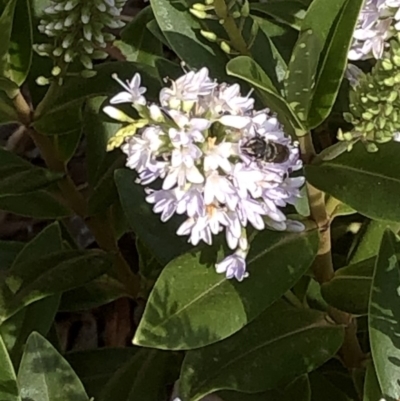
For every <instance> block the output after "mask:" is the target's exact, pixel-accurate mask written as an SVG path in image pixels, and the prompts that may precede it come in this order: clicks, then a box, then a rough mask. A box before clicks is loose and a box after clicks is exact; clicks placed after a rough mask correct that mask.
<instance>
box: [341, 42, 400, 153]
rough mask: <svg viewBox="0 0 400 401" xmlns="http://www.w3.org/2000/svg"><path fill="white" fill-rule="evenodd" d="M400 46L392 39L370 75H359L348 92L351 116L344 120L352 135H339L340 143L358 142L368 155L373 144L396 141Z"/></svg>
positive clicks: (399, 110)
mask: <svg viewBox="0 0 400 401" xmlns="http://www.w3.org/2000/svg"><path fill="white" fill-rule="evenodd" d="M399 91H400V44H399V42H398V40H395V39H393V40H392V41H391V42H390V47H389V50H388V51H387V52H386V53H385V54H384V56H383V58H382V59H380V60H378V62H377V63H376V65H375V66H374V67H373V69H372V71H371V72H370V73H368V74H361V75H360V77H359V80H358V83H357V85H356V86H354V87H353V89H352V90H351V92H350V113H346V114H345V119H346V120H347V121H348V122H350V123H352V124H353V125H354V129H353V131H352V132H348V133H344V134H343V133H340V135H339V139H340V140H347V141H353V140H354V139H361V140H362V141H363V142H364V143H366V144H367V145H368V147H367V148H368V149H369V150H371V151H375V150H377V147H376V145H375V143H384V142H389V141H390V140H392V139H394V140H398V137H399V135H400V134H399V133H400V97H399Z"/></svg>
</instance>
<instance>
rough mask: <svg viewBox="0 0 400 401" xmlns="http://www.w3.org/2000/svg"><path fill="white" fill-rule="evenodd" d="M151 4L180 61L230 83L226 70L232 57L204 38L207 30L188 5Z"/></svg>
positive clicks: (178, 2)
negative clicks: (201, 33) (205, 69)
mask: <svg viewBox="0 0 400 401" xmlns="http://www.w3.org/2000/svg"><path fill="white" fill-rule="evenodd" d="M150 3H151V8H152V10H153V12H154V16H155V17H156V20H157V23H158V25H159V27H160V28H161V30H162V32H163V34H164V36H165V38H166V39H167V41H168V43H169V44H170V46H171V48H172V49H173V50H174V51H175V53H176V54H177V55H178V57H179V58H180V59H181V60H183V61H184V62H185V63H187V64H188V65H189V66H190V67H191V68H196V69H200V68H202V67H205V66H207V68H208V69H209V70H210V75H211V76H212V77H213V78H215V79H218V80H222V81H226V74H225V68H224V67H225V63H226V61H227V60H228V56H227V55H226V54H225V53H224V52H223V51H222V50H221V49H220V48H219V47H218V46H216V45H211V44H210V42H208V41H207V40H206V39H203V38H201V35H200V34H199V31H200V30H201V29H203V27H202V26H201V25H200V23H199V21H198V20H197V19H196V18H195V17H194V16H192V15H191V14H190V12H189V5H188V2H186V1H183V0H176V1H170V0H150ZM199 37H200V38H201V39H199Z"/></svg>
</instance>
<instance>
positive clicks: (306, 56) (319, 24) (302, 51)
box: [285, 0, 347, 125]
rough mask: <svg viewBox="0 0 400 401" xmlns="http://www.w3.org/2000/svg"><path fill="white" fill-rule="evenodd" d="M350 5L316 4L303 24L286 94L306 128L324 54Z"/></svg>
mask: <svg viewBox="0 0 400 401" xmlns="http://www.w3.org/2000/svg"><path fill="white" fill-rule="evenodd" d="M346 1H347V0H337V1H332V0H314V1H313V2H312V3H311V5H310V7H309V8H308V10H307V13H306V15H305V17H304V20H303V22H302V24H301V30H300V34H299V38H298V40H297V43H296V46H295V48H294V49H293V53H292V57H291V60H290V62H289V65H288V71H287V75H286V80H285V91H286V99H287V101H288V103H289V105H290V107H291V108H292V109H293V110H294V111H295V113H296V115H297V116H298V117H299V119H300V121H302V122H303V123H304V124H306V125H308V115H309V112H310V108H311V105H312V100H313V96H314V91H315V89H314V87H315V84H316V82H317V79H318V76H319V63H320V58H321V54H322V51H323V50H324V48H325V46H327V40H329V39H328V38H329V34H330V31H331V28H332V26H333V25H334V22H335V20H336V19H337V16H338V15H339V13H340V12H341V10H342V8H343V4H344V3H345V2H346ZM346 39H347V37H346Z"/></svg>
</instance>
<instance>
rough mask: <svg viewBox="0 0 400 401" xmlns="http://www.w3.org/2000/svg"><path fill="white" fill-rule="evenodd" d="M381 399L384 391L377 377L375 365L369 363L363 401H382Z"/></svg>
mask: <svg viewBox="0 0 400 401" xmlns="http://www.w3.org/2000/svg"><path fill="white" fill-rule="evenodd" d="M381 397H382V391H381V388H380V386H379V382H378V377H377V376H376V371H375V367H374V363H373V362H372V361H369V362H368V365H367V370H366V373H365V380H364V397H363V401H376V400H380V399H381Z"/></svg>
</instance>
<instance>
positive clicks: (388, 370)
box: [368, 230, 400, 400]
mask: <svg viewBox="0 0 400 401" xmlns="http://www.w3.org/2000/svg"><path fill="white" fill-rule="evenodd" d="M399 287H400V265H399V261H398V259H397V256H396V238H395V236H394V234H393V233H392V232H391V231H389V230H387V231H386V232H385V233H384V234H383V238H382V243H381V246H380V249H379V254H378V258H377V260H376V264H375V270H374V275H373V279H372V290H371V298H370V303H369V310H368V325H369V339H370V345H371V353H372V359H373V361H374V365H375V369H376V375H377V377H378V382H379V384H380V387H381V390H382V394H383V398H386V399H388V400H398V399H400V383H399V381H398V379H399V376H400V341H399V335H398V333H399V331H400V303H399Z"/></svg>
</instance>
